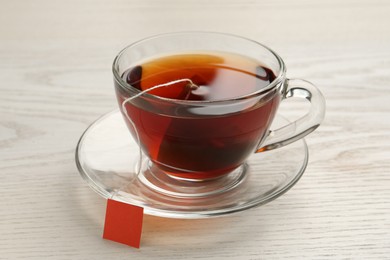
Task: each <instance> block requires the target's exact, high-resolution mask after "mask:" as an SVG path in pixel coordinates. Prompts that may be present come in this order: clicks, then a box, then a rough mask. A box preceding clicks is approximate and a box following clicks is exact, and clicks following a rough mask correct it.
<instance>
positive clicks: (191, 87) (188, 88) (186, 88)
mask: <svg viewBox="0 0 390 260" xmlns="http://www.w3.org/2000/svg"><path fill="white" fill-rule="evenodd" d="M138 67H139V68H137V70H135V72H134V74H133V78H132V81H131V82H133V84H135V85H137V84H139V82H140V80H138V81H136V80H133V79H134V78H136V77H137V73H138V75H141V71H142V67H140V66H138ZM131 73H132V72H130V73H129V75H130V74H131ZM182 83H185V85H183V90H182V92H181V95H180V96H182V95H183V96H184V98H183V99H184V100H186V99H188V97H189V96H190V94H191V92H192V91H195V90H197V89H199V85H196V84H195V83H194V82H193V81H192V80H191V79H188V78H183V79H178V80H173V81H169V82H167V83H163V84H159V85H156V86H153V87H151V88H148V89H145V90H143V91H141V92H139V93H138V94H136V95H134V96H131V97H128V98H126V99H125V100H123V102H122V105H121V108H122V112H123V114H124V115H125V116H126V118H127V120H128V121H129V123H130V124H131V126H132V127H133V129H134V132H135V135H136V138H137V143H138V148H139V163H138V169H137V172H136V174H137V175H138V174H139V173H140V171H141V165H142V150H141V141H140V137H139V134H138V131H137V128H136V125H135V124H134V122H133V120H131V118H130V116H129V114H128V112H127V109H126V103H128V102H130V101H132V100H133V99H136V98H138V97H140V96H142V95H143V94H145V93H147V92H150V91H153V90H155V89H159V88H166V87H172V86H175V85H176V84H182Z"/></svg>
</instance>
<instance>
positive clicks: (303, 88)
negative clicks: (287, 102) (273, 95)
mask: <svg viewBox="0 0 390 260" xmlns="http://www.w3.org/2000/svg"><path fill="white" fill-rule="evenodd" d="M285 88H286V90H285V92H284V93H285V94H284V95H283V100H284V99H287V98H291V97H295V98H303V99H306V100H308V101H309V102H310V103H311V107H310V111H309V112H308V113H307V114H306V115H304V116H303V117H301V118H299V119H297V120H296V121H294V122H291V123H290V124H288V125H286V126H283V127H281V128H278V129H276V130H270V131H269V132H268V135H267V137H266V138H265V141H264V142H262V143H260V145H259V147H258V148H257V150H256V153H258V152H263V151H268V150H272V149H275V148H279V147H282V146H285V145H287V144H290V143H292V142H294V141H296V140H298V139H301V138H302V137H304V136H306V135H308V134H310V133H311V132H313V131H314V130H315V129H316V128H317V127H318V126H319V125H320V123H321V122H322V120H323V119H324V116H325V99H324V97H323V95H322V94H321V92H320V91H319V90H318V88H317V87H315V86H314V85H313V84H311V83H310V82H308V81H306V80H302V79H286V81H285ZM283 100H282V101H283Z"/></svg>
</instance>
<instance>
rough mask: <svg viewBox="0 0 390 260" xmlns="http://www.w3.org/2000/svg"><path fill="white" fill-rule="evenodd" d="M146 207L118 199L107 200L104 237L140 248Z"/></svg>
mask: <svg viewBox="0 0 390 260" xmlns="http://www.w3.org/2000/svg"><path fill="white" fill-rule="evenodd" d="M143 214H144V209H143V208H141V207H138V206H134V205H130V204H126V203H123V202H119V201H116V200H112V199H108V200H107V209H106V220H105V223H104V233H103V238H104V239H108V240H112V241H115V242H118V243H122V244H125V245H129V246H132V247H136V248H139V247H140V241H141V232H142V220H143V216H144V215H143Z"/></svg>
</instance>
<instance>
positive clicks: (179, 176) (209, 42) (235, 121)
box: [113, 32, 325, 189]
mask: <svg viewBox="0 0 390 260" xmlns="http://www.w3.org/2000/svg"><path fill="white" fill-rule="evenodd" d="M213 52H216V53H217V52H218V53H219V52H224V53H232V54H237V55H240V56H243V57H248V58H250V59H252V60H256V61H258V62H259V64H262V65H263V66H265V67H266V68H268V69H270V70H271V71H272V72H273V73H274V75H275V79H274V80H273V81H272V82H270V83H269V84H268V85H267V86H265V87H262V88H260V89H257V90H256V91H253V92H251V93H247V94H245V95H238V96H235V97H233V98H221V99H218V98H216V99H213V100H203V101H197V100H181V99H170V98H165V97H161V96H157V95H153V94H150V93H148V92H145V93H142V94H140V93H141V91H140V90H139V89H138V88H136V87H134V86H132V85H130V84H128V83H127V82H126V80H124V79H123V74H124V73H125V72H126V71H128V70H129V69H130V68H134V67H136V66H141V67H142V64H143V63H144V62H145V61H146V60H151V59H153V58H154V57H161V56H169V55H175V54H177V53H213ZM113 74H114V81H115V90H116V95H117V99H118V103H119V105H120V107H121V108H123V109H121V111H122V114H123V115H124V120H125V121H126V123H127V126H128V127H129V129H130V132H131V134H132V135H133V137H134V138H135V139H136V140H138V142H139V146H140V148H141V149H142V152H143V155H144V156H146V157H147V159H146V161H145V162H141V163H140V165H139V166H142V169H141V170H140V171H141V175H143V178H144V179H147V181H146V182H148V183H149V185H150V186H153V188H156V189H166V188H167V186H169V182H170V180H174V181H177V180H180V181H182V182H183V183H187V184H188V183H198V184H196V185H199V183H205V181H207V182H208V183H211V182H210V180H215V179H219V180H220V178H221V177H224V176H225V177H226V176H229V175H231V174H235V175H243V174H245V161H246V159H247V158H248V156H250V155H251V154H253V153H259V152H266V151H267V150H271V149H277V148H279V147H282V146H285V145H288V144H289V143H291V142H294V141H296V140H298V139H300V138H303V137H304V136H306V135H307V134H309V133H311V132H312V131H314V130H315V129H316V128H317V127H318V126H319V125H320V123H321V121H322V120H323V118H324V114H325V100H324V98H323V96H322V94H321V92H320V91H319V90H318V89H317V88H316V87H315V86H314V85H313V84H311V83H309V82H308V81H305V80H300V79H288V78H287V77H286V67H285V64H284V62H283V60H282V59H281V58H280V56H279V55H278V54H276V53H275V52H274V51H272V50H271V49H269V48H268V47H266V46H264V45H262V44H260V43H258V42H255V41H252V40H249V39H246V38H242V37H238V36H233V35H228V34H222V33H210V32H184V33H173V34H163V35H158V36H154V37H151V38H147V39H144V40H141V41H138V42H136V43H133V44H131V45H129V46H128V47H126V48H125V49H123V50H122V51H121V52H120V53H119V54H118V55H117V57H116V58H115V60H114V63H113ZM132 97H133V98H132ZM291 97H295V98H302V99H305V100H307V101H309V102H310V103H311V107H310V110H309V112H308V113H307V114H306V115H304V116H302V117H301V118H299V119H298V120H296V121H294V122H291V123H289V124H286V125H285V126H283V127H281V128H279V129H272V130H271V129H269V128H270V125H271V123H272V121H273V119H274V117H275V114H276V113H277V109H278V107H279V104H280V102H282V101H283V100H286V99H288V98H291ZM167 183H168V184H167ZM221 183H226V182H221ZM187 184H186V185H187ZM202 185H203V184H202ZM210 185H212V184H210ZM222 185H225V184H222Z"/></svg>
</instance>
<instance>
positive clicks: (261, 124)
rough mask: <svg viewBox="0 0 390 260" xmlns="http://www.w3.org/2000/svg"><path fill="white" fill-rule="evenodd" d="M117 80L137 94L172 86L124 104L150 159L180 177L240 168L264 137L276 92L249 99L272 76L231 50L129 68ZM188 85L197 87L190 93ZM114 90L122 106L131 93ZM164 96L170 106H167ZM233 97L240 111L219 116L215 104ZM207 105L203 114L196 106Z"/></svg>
mask: <svg viewBox="0 0 390 260" xmlns="http://www.w3.org/2000/svg"><path fill="white" fill-rule="evenodd" d="M122 78H123V79H124V80H125V81H126V82H127V83H128V84H129V85H130V86H131V87H133V88H135V89H138V90H139V91H145V90H147V89H150V88H152V87H154V86H158V85H161V84H166V83H169V82H177V83H175V84H170V85H168V86H166V87H161V88H157V89H153V90H151V91H148V92H147V93H145V94H143V95H142V96H140V97H138V98H136V99H134V100H133V101H131V102H128V103H126V104H125V107H126V110H127V113H128V115H129V116H130V118H131V119H132V121H133V123H134V125H135V128H136V131H137V133H138V136H139V139H140V143H141V146H142V149H143V151H144V152H145V153H146V155H147V156H148V157H149V159H150V160H151V161H152V162H153V163H155V164H156V166H157V167H159V168H160V169H162V170H163V171H164V172H166V173H168V174H170V175H173V176H176V177H181V178H185V179H209V178H214V177H217V176H220V175H222V174H225V173H227V172H229V171H232V170H234V169H235V168H237V167H238V166H240V165H241V164H242V163H243V162H244V161H245V159H246V158H247V157H248V155H249V154H250V153H253V152H255V150H256V147H257V146H258V144H259V142H260V141H261V140H262V139H263V138H264V137H265V136H266V134H267V130H268V127H269V125H270V121H272V119H273V117H274V115H275V112H276V110H277V107H278V105H279V102H280V100H281V95H280V93H279V92H278V91H274V92H271V93H270V94H269V95H267V98H266V99H264V98H263V99H261V100H257V99H253V98H251V96H250V95H251V94H253V93H257V92H259V91H261V90H262V89H264V88H265V87H266V86H269V84H270V83H271V82H272V81H273V80H274V79H275V74H274V72H273V71H272V70H271V69H269V68H267V67H266V66H264V65H262V64H261V63H260V62H259V61H256V60H254V59H251V58H248V57H244V56H240V55H237V54H231V53H222V52H221V53H219V52H216V53H183V54H174V55H169V56H161V57H156V58H154V59H149V60H146V61H144V62H142V63H140V64H137V65H134V66H133V67H131V68H128V70H126V71H125V72H124V73H123V75H122ZM183 79H184V80H183ZM178 80H179V82H178ZM180 80H182V81H180ZM186 80H187V81H186ZM188 80H190V81H191V82H192V83H194V84H196V86H197V88H192V89H191V88H188V82H189V81H188ZM116 89H117V96H118V101H119V102H120V103H122V102H123V101H124V100H125V99H126V98H128V96H129V94H128V93H126V92H125V91H122V90H121V88H119V87H117V88H116ZM151 95H153V96H158V97H159V98H161V100H159V98H157V99H156V98H153V96H151ZM166 99H172V100H174V102H170V104H169V105H168V104H165V103H164V100H166ZM231 99H240V100H242V101H241V103H242V104H241V103H240V104H241V106H242V107H240V108H239V109H237V108H235V109H232V111H226V108H225V111H220V110H221V109H220V108H218V103H223V102H224V100H231ZM175 100H176V101H175ZM209 101H215V102H213V105H212V106H210V109H209V110H208V111H204V110H202V109H201V108H199V107H198V106H197V103H198V102H209ZM182 103H185V104H186V108H185V109H181V104H182ZM141 104H142V105H141ZM175 104H176V105H175ZM236 106H237V105H236ZM167 111H169V112H167ZM127 123H128V126H129V128H130V130H131V131H132V133H133V135H134V134H135V132H134V131H135V130H134V129H133V126H132V125H131V124H129V122H127Z"/></svg>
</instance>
